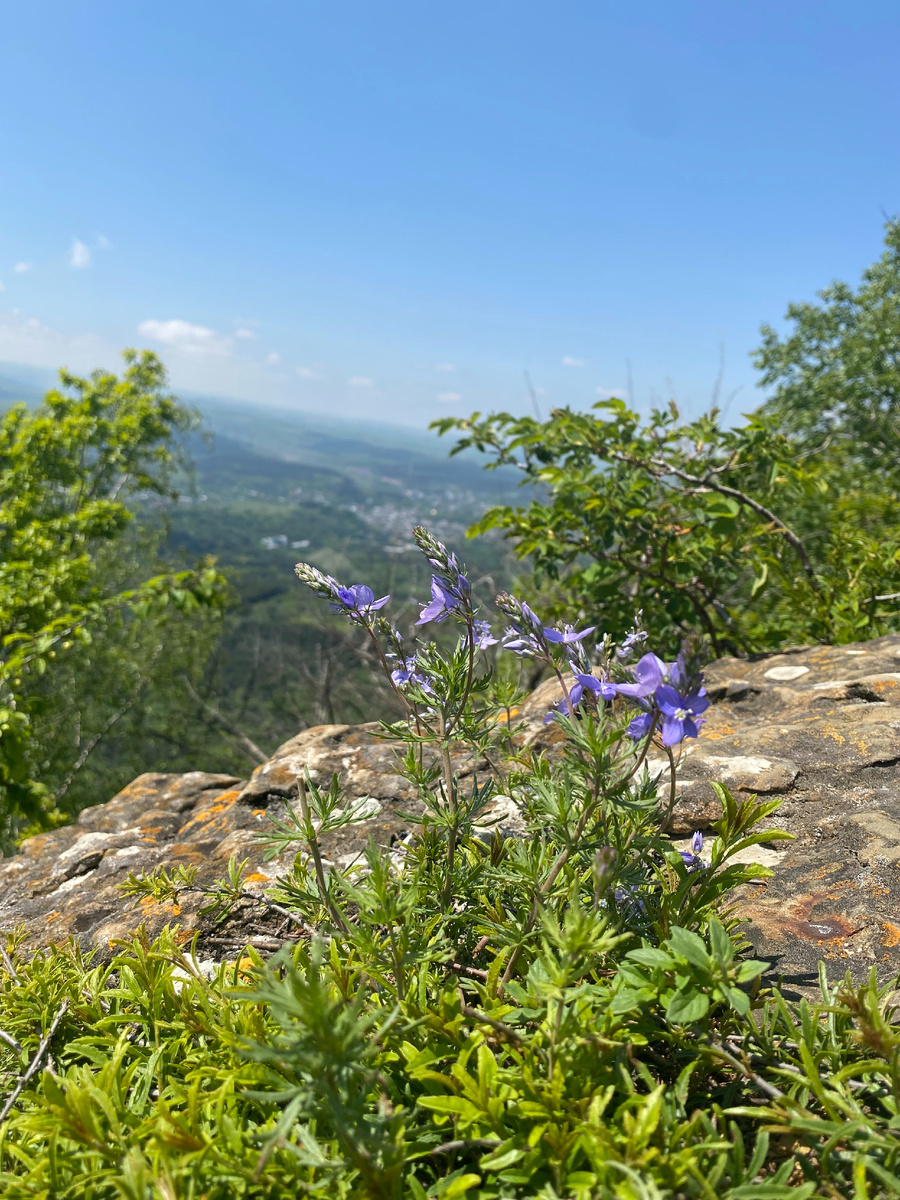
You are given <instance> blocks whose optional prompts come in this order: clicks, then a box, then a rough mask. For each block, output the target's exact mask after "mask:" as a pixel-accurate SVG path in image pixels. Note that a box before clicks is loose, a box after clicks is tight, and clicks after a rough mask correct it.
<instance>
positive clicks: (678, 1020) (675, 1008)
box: [666, 988, 709, 1025]
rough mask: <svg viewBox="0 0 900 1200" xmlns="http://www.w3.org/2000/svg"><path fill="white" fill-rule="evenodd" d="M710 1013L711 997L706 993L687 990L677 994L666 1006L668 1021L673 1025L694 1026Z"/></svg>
mask: <svg viewBox="0 0 900 1200" xmlns="http://www.w3.org/2000/svg"><path fill="white" fill-rule="evenodd" d="M708 1012H709V997H708V996H706V994H705V993H704V992H700V991H697V990H695V989H693V988H685V989H684V990H683V991H680V992H676V993H675V995H674V996H673V997H672V999H671V1000H670V1001H669V1003H668V1004H667V1005H666V1020H667V1021H669V1022H670V1023H671V1024H673V1025H692V1024H693V1023H694V1021H700V1020H702V1019H703V1017H705V1016H706V1014H707V1013H708Z"/></svg>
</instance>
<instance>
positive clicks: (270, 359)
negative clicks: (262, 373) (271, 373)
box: [266, 350, 281, 367]
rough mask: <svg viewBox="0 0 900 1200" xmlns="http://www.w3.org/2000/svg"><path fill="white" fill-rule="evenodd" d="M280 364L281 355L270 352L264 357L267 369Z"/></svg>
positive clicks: (273, 351)
mask: <svg viewBox="0 0 900 1200" xmlns="http://www.w3.org/2000/svg"><path fill="white" fill-rule="evenodd" d="M280 362H281V355H280V354H278V353H277V351H275V350H272V351H271V352H270V353H269V354H267V355H266V366H267V367H277V366H278V364H279V363H280Z"/></svg>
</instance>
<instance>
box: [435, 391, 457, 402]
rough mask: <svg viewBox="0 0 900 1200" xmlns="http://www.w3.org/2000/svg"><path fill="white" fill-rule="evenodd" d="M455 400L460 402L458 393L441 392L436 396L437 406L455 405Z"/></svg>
mask: <svg viewBox="0 0 900 1200" xmlns="http://www.w3.org/2000/svg"><path fill="white" fill-rule="evenodd" d="M457 400H462V396H461V395H460V394H459V392H441V394H440V395H439V396H438V403H439V404H455V403H456V402H457Z"/></svg>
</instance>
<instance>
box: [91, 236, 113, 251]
mask: <svg viewBox="0 0 900 1200" xmlns="http://www.w3.org/2000/svg"><path fill="white" fill-rule="evenodd" d="M95 242H96V245H97V248H98V249H99V250H110V249H111V248H112V242H111V241H110V240H109V238H108V237H106V236H105V234H102V233H98V234H97V237H96V239H95Z"/></svg>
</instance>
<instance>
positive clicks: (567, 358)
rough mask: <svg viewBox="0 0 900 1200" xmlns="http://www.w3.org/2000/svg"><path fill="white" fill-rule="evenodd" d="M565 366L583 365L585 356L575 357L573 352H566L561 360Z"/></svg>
mask: <svg viewBox="0 0 900 1200" xmlns="http://www.w3.org/2000/svg"><path fill="white" fill-rule="evenodd" d="M559 361H560V362H561V363H562V365H563V366H564V367H583V366H584V359H583V358H573V357H572V355H571V354H564V355H563V356H562V358H561V359H560V360H559Z"/></svg>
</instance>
